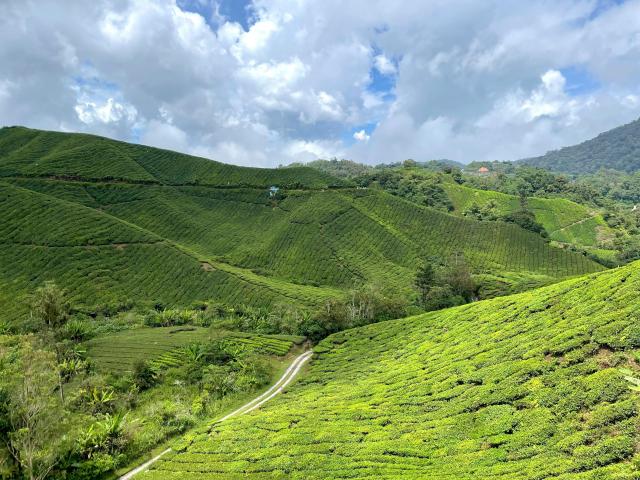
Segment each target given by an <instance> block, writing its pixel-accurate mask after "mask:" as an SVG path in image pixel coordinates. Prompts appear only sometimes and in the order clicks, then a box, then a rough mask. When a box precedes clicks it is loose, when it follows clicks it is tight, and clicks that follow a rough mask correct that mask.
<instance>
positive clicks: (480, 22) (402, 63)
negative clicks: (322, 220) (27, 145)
mask: <svg viewBox="0 0 640 480" xmlns="http://www.w3.org/2000/svg"><path fill="white" fill-rule="evenodd" d="M194 1H199V0H194ZM221 1H223V2H224V1H232V0H221ZM189 3H190V2H189V0H181V1H179V2H176V1H175V0H155V1H151V0H136V1H134V0H118V1H113V0H96V1H93V2H63V1H62V0H41V1H37V2H36V1H35V0H27V1H21V0H7V1H6V2H5V3H4V4H3V15H2V17H0V45H2V47H0V64H1V65H2V66H3V68H2V69H0V124H3V125H5V124H23V125H27V126H32V127H36V128H48V129H57V130H76V131H87V132H93V133H98V134H103V135H109V136H113V137H116V138H120V139H124V140H129V141H131V140H133V141H141V142H144V143H148V144H152V145H157V146H162V147H165V148H172V149H177V150H180V151H186V152H189V153H194V154H198V155H203V156H207V157H209V158H215V159H217V160H220V161H226V162H232V163H238V164H243V165H259V166H274V165H278V164H280V163H287V162H290V161H300V160H305V161H306V160H310V159H314V158H317V157H332V156H346V157H349V158H353V159H355V160H359V161H365V162H370V163H377V162H389V161H397V160H402V159H404V158H415V159H429V158H443V157H446V158H452V159H455V160H460V161H471V160H477V159H513V158H518V157H522V156H529V155H535V154H540V153H544V152H545V151H546V150H548V149H551V148H557V147H559V146H562V145H567V144H571V143H575V142H578V141H582V140H584V139H586V138H589V137H591V136H593V135H595V134H597V133H599V132H600V131H603V130H606V129H608V128H612V127H614V126H616V125H618V124H621V123H624V122H627V121H630V120H632V119H634V118H636V117H637V116H638V115H640V100H639V99H640V91H639V90H640V88H639V87H638V84H637V78H638V76H639V75H640V61H638V60H640V40H638V39H640V0H629V1H627V2H625V3H622V4H618V3H616V2H608V1H604V0H603V1H596V0H568V1H566V2H547V1H545V0H534V1H531V2H526V3H522V2H518V3H517V4H515V3H513V4H509V3H505V2H503V1H500V0H488V1H486V2H477V1H473V0H455V2H454V4H452V3H451V2H450V1H449V0H419V1H415V2H410V3H405V4H403V8H398V7H397V5H396V4H394V2H387V1H383V0H353V1H350V2H344V1H342V0H340V1H338V0H324V1H322V2H314V1H310V0H296V1H292V0H254V1H253V2H252V4H251V6H250V11H251V15H252V17H251V20H250V22H248V26H247V25H245V26H244V27H243V26H242V25H241V24H240V23H239V22H236V21H233V20H231V19H228V18H224V17H222V16H221V15H219V13H217V12H218V10H215V9H214V11H213V13H212V15H211V18H205V17H204V16H202V15H200V14H198V13H194V11H189V8H188V6H189ZM216 3H217V2H216ZM192 10H195V11H198V9H192ZM571 72H573V73H571ZM575 72H582V73H581V74H584V75H587V74H588V75H590V76H591V77H592V79H591V80H592V81H591V82H590V85H592V86H593V87H592V88H589V89H585V88H577V87H576V85H579V84H580V82H581V78H576V73H575ZM365 124H366V125H375V126H376V127H375V129H373V130H372V131H369V130H370V129H367V130H366V131H365V130H361V127H360V126H361V125H365ZM354 131H355V133H352V132H354ZM351 137H352V138H353V140H350V139H351ZM345 139H347V140H345ZM349 140H350V141H349Z"/></svg>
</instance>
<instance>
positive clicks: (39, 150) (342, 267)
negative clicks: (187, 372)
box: [0, 127, 603, 319]
mask: <svg viewBox="0 0 640 480" xmlns="http://www.w3.org/2000/svg"><path fill="white" fill-rule="evenodd" d="M270 186H278V187H279V191H277V192H273V191H271V190H270ZM0 207H1V208H0V290H4V291H6V292H10V293H9V294H8V296H7V299H8V301H7V305H6V307H5V308H3V309H2V311H1V312H0V319H16V318H17V319H20V318H25V317H26V316H27V315H28V301H29V292H31V291H33V290H34V289H35V288H36V287H37V286H39V285H41V284H42V282H43V281H45V280H54V281H55V282H56V283H57V284H58V285H60V286H62V287H64V288H65V289H66V290H68V291H69V293H70V299H71V300H72V303H73V304H74V306H75V307H76V308H77V309H79V310H81V311H86V313H90V314H92V313H95V312H96V311H97V310H100V309H107V310H113V309H114V308H115V309H117V308H119V306H120V305H123V304H124V305H138V304H141V305H143V306H150V305H152V304H154V303H160V304H163V305H167V306H173V305H177V306H186V305H188V304H190V303H191V302H194V301H202V300H216V301H222V302H225V303H228V304H246V305H253V306H270V305H273V304H277V303H287V304H291V305H298V306H307V307H309V306H312V307H315V306H317V305H320V304H322V303H323V302H324V301H325V300H326V299H328V298H335V297H339V296H341V295H344V294H345V293H346V292H347V291H348V290H350V289H352V288H354V287H358V286H363V285H378V286H382V287H384V288H385V289H386V290H388V291H390V292H392V293H393V294H397V295H400V296H402V297H404V298H411V297H412V296H414V295H415V292H414V288H413V278H414V276H415V272H416V269H417V265H418V264H419V263H420V262H421V261H422V259H424V258H425V257H430V256H439V257H447V256H448V255H452V254H454V253H458V252H461V253H463V254H464V256H465V258H466V259H467V260H468V262H469V263H470V265H471V267H472V269H473V272H474V273H475V274H476V275H478V278H479V279H482V278H487V276H490V275H494V276H495V275H499V276H500V277H501V278H502V279H508V280H506V282H507V283H509V285H508V288H504V289H503V291H502V293H504V292H506V291H518V290H522V289H524V288H529V287H531V286H532V285H536V284H537V285H539V284H544V283H550V282H553V281H557V280H558V279H561V278H566V277H570V276H575V275H580V274H584V273H589V272H595V271H599V270H602V269H603V267H602V266H600V265H599V264H597V263H594V262H593V261H591V260H589V259H588V258H586V257H585V256H584V255H581V254H578V253H574V252H568V251H564V250H561V249H558V248H554V247H553V246H550V245H549V244H548V243H546V242H545V241H544V240H543V239H542V238H541V237H540V236H539V235H536V234H534V233H531V232H527V231H525V230H523V229H521V228H519V227H517V226H515V225H512V224H505V223H502V222H499V223H488V222H478V221H475V220H470V219H466V218H458V217H455V216H452V215H448V214H445V213H442V212H439V211H437V210H434V209H429V208H425V207H420V206H418V205H416V204H414V203H411V202H407V201H404V200H402V199H400V198H397V197H394V196H392V195H389V194H386V193H384V192H381V191H376V190H368V189H354V188H348V187H345V186H341V185H340V181H338V180H335V179H332V178H331V177H328V176H327V175H326V174H323V173H320V172H317V171H315V170H312V169H307V168H298V169H294V168H287V169H274V170H265V169H251V168H249V169H247V168H241V167H235V166H231V165H224V164H220V163H216V162H212V161H209V160H204V159H199V158H195V157H190V156H187V155H181V154H177V153H173V152H168V151H166V150H159V149H155V148H150V147H144V146H139V145H131V144H126V143H123V142H116V141H113V140H108V139H105V138H101V137H95V136H91V135H80V134H63V133H55V132H43V131H38V130H30V129H25V128H18V127H12V128H5V129H1V130H0ZM483 275H484V276H485V277H483ZM496 293H501V292H500V291H497V292H496Z"/></svg>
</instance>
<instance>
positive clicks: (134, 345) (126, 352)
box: [84, 327, 304, 373]
mask: <svg viewBox="0 0 640 480" xmlns="http://www.w3.org/2000/svg"><path fill="white" fill-rule="evenodd" d="M217 339H224V340H225V341H226V342H229V343H232V344H238V345H243V346H245V347H247V348H248V349H250V350H251V351H255V352H257V353H263V354H267V355H286V354H287V352H288V351H289V350H290V349H291V347H292V346H293V345H294V343H302V342H303V341H304V337H295V336H287V335H258V334H251V333H243V332H231V331H226V330H217V329H210V328H202V327H156V328H149V327H142V328H137V329H133V330H124V331H122V332H118V333H114V334H110V335H105V336H101V337H97V338H94V339H91V340H89V341H88V342H86V343H85V344H84V347H85V348H86V350H87V356H88V358H90V359H91V360H92V362H93V363H94V365H95V367H96V369H97V370H98V371H105V372H119V373H123V372H127V371H131V370H132V368H133V365H134V363H135V362H136V360H146V361H149V362H151V365H152V366H153V367H155V368H157V369H162V368H164V367H167V366H176V365H180V364H181V363H182V362H183V361H184V358H185V354H184V351H183V350H184V348H185V347H187V346H189V345H193V344H204V343H207V342H210V341H212V340H217Z"/></svg>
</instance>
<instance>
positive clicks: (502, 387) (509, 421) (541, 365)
mask: <svg viewBox="0 0 640 480" xmlns="http://www.w3.org/2000/svg"><path fill="white" fill-rule="evenodd" d="M639 266H640V265H638V264H632V265H629V266H627V267H623V268H619V269H616V270H612V271H608V272H604V273H600V274H597V275H592V276H587V277H583V278H579V279H573V280H569V281H566V282H563V283H559V284H555V285H552V286H549V287H545V288H543V289H539V290H536V291H532V292H527V293H522V294H519V295H515V296H510V297H502V298H498V299H492V300H486V301H483V302H478V303H475V304H470V305H466V306H462V307H457V308H453V309H449V310H444V311H440V312H433V313H430V314H426V315H421V316H418V317H412V318H407V319H403V320H395V321H389V322H383V323H378V324H375V325H370V326H367V327H362V328H358V329H353V330H348V331H345V332H342V333H338V334H335V335H333V336H331V337H329V338H327V339H326V340H324V341H323V342H322V343H320V344H319V345H318V346H317V347H316V349H315V350H316V355H315V356H314V358H313V360H312V362H311V366H310V367H309V370H308V371H307V373H306V374H305V375H304V377H303V379H302V380H300V381H299V382H298V383H297V384H296V385H294V386H293V387H292V388H290V389H289V391H287V392H286V394H285V395H282V396H281V397H279V398H278V399H275V400H274V401H273V403H271V404H269V405H267V406H265V407H264V408H263V409H262V410H261V411H258V412H254V413H252V414H250V415H247V416H245V417H242V418H238V419H235V420H233V421H231V422H229V423H226V424H213V425H211V426H210V428H209V431H208V432H209V433H206V431H204V432H202V431H201V432H200V434H198V435H195V436H194V435H192V436H189V437H187V438H186V439H185V441H184V442H182V443H180V444H179V445H177V446H176V448H179V449H180V450H181V451H180V452H179V453H173V454H170V455H169V456H166V457H164V458H163V459H161V460H160V461H159V462H158V463H157V464H155V465H154V466H153V467H152V470H151V471H149V472H147V473H145V474H143V475H141V480H143V479H147V480H155V479H163V480H170V479H178V478H180V479H183V480H184V479H187V480H188V479H195V478H198V479H208V478H425V479H426V478H429V479H443V478H452V479H453V478H455V479H489V478H491V479H494V480H497V479H504V480H507V479H508V480H518V479H522V480H531V479H539V480H541V479H551V478H553V479H556V480H574V479H575V480H578V479H580V480H586V479H596V478H598V479H618V480H623V479H624V480H631V479H635V478H637V472H638V469H639V468H640V453H639V451H638V445H639V441H640V433H639V432H640V430H639V428H638V427H639V425H640V417H639V416H638V407H639V400H640V397H639V396H638V393H637V392H634V391H633V390H632V389H631V388H630V387H631V386H632V385H633V383H632V381H637V382H640V380H637V379H638V377H640V365H639V363H638V361H639V359H640V327H639V325H640V324H639V323H638V315H637V312H638V309H639V308H640V300H639V299H638V295H637V292H638V290H639V289H640V270H639V268H638V267H639ZM621 369H630V370H631V372H623V371H621ZM625 376H627V378H625ZM634 378H635V379H636V380H634Z"/></svg>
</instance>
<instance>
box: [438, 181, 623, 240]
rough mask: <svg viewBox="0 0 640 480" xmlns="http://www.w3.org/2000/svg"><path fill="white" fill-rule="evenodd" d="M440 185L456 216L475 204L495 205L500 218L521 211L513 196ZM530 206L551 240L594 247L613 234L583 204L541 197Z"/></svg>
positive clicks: (448, 183)
mask: <svg viewBox="0 0 640 480" xmlns="http://www.w3.org/2000/svg"><path fill="white" fill-rule="evenodd" d="M441 186H442V188H443V189H444V190H445V191H446V192H447V195H448V196H449V198H450V199H451V202H452V203H453V205H454V213H455V214H461V213H462V212H463V211H464V210H465V209H467V208H469V207H470V206H471V205H472V204H473V203H476V204H478V205H486V204H487V203H489V202H494V203H495V205H496V207H495V209H496V213H497V214H499V215H505V214H508V213H512V212H515V211H517V210H519V209H520V208H521V207H520V200H519V198H518V197H516V196H514V195H507V194H505V193H500V192H496V191H492V190H479V189H474V188H469V187H466V186H463V185H458V184H456V183H451V182H443V183H442V184H441ZM527 204H528V208H529V209H530V210H531V211H532V212H533V214H534V215H535V218H536V221H537V222H538V223H540V224H541V225H542V226H543V227H544V229H545V230H546V231H547V233H548V234H549V238H550V239H551V240H555V241H557V242H561V243H568V244H573V245H578V246H581V247H592V248H593V247H597V246H599V244H600V243H601V241H602V240H603V239H605V238H607V237H609V236H611V235H612V231H611V228H609V226H608V225H607V223H606V222H605V220H604V219H603V218H602V215H600V214H598V213H597V212H595V211H592V210H590V209H589V208H587V207H585V206H584V205H580V204H578V203H575V202H572V201H570V200H567V199H564V198H538V197H530V198H528V199H527Z"/></svg>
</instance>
